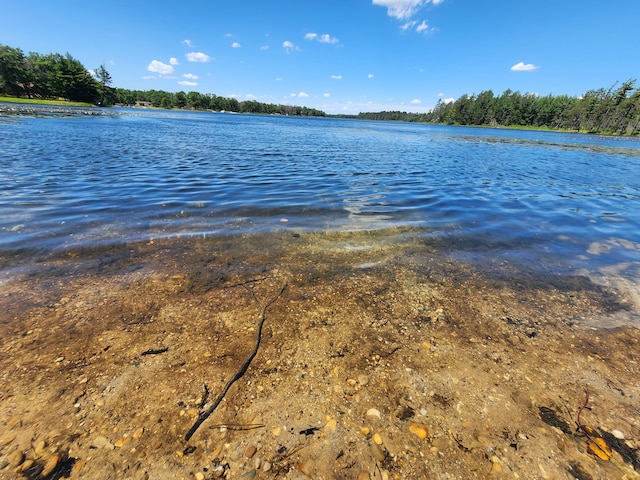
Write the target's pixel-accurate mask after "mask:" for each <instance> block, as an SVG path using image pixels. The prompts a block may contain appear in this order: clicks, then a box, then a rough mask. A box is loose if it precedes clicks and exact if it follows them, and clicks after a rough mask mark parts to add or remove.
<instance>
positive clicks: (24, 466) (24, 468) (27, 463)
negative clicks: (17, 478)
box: [20, 458, 36, 472]
mask: <svg viewBox="0 0 640 480" xmlns="http://www.w3.org/2000/svg"><path fill="white" fill-rule="evenodd" d="M34 463H36V462H35V460H31V459H30V458H29V459H27V460H25V461H24V462H23V463H22V465H20V471H21V472H26V471H27V470H29V469H30V468H31V467H32V466H33V464H34Z"/></svg>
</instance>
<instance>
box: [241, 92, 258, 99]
mask: <svg viewBox="0 0 640 480" xmlns="http://www.w3.org/2000/svg"><path fill="white" fill-rule="evenodd" d="M244 98H246V99H247V100H255V99H256V98H258V97H256V96H255V95H253V94H252V93H247V94H246V95H245V96H244Z"/></svg>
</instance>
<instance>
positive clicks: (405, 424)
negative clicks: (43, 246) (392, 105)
mask: <svg viewBox="0 0 640 480" xmlns="http://www.w3.org/2000/svg"><path fill="white" fill-rule="evenodd" d="M0 266H1V267H2V270H1V273H2V277H1V278H0V287H1V288H0V311H1V312H2V313H1V314H0V318H1V320H0V329H1V330H0V331H1V333H2V335H0V478H7V479H8V478H29V479H44V478H46V479H54V478H55V479H57V478H72V479H73V478H78V479H79V478H82V479H90V480H91V479H100V480H102V479H105V478H127V479H159V478H175V479H198V480H205V479H213V478H241V479H253V478H256V479H261V478H264V479H269V478H288V479H308V478H312V479H334V478H335V479H338V478H340V479H342V478H353V479H359V480H360V479H362V480H364V479H400V478H402V479H412V478H416V479H417V478H439V479H471V478H520V479H574V478H578V479H582V480H586V479H605V478H607V479H616V478H620V479H622V478H629V479H631V478H638V470H639V469H640V457H639V448H640V383H639V382H638V378H640V366H639V364H638V361H639V358H640V354H639V352H640V332H639V331H638V329H637V328H634V327H633V326H618V327H615V328H608V329H604V328H594V325H597V324H598V320H599V319H606V318H607V317H608V316H611V315H615V314H616V312H626V313H629V312H631V313H633V308H634V306H633V304H632V302H630V300H629V299H628V298H626V297H625V294H624V292H620V291H615V290H613V289H607V288H604V287H602V286H599V285H595V284H594V283H592V282H591V281H590V280H589V279H588V278H586V277H582V276H571V275H567V276H563V275H559V274H554V273H549V271H547V270H546V269H545V266H543V265H537V266H522V265H513V264H506V263H504V262H485V263H484V264H482V265H479V264H470V263H465V262H462V261H460V260H456V259H455V258H454V257H453V256H451V255H449V254H448V253H447V250H446V249H445V248H443V247H442V245H438V244H436V243H435V242H434V241H429V240H427V239H425V238H423V237H420V236H414V235H412V234H411V232H377V233H369V232H362V233H351V234H338V233H335V234H326V235H321V234H306V233H300V234H299V233H291V232H281V233H279V234H271V235H263V236H244V237H226V238H207V239H204V238H185V239H171V240H156V241H151V242H145V243H140V244H133V245H121V246H111V247H103V248H96V249H94V250H87V249H84V250H77V251H70V252H63V253H59V254H56V255H50V256H47V257H43V258H41V259H39V260H36V261H34V259H33V258H30V259H26V258H25V259H20V258H19V256H18V257H8V256H7V257H5V258H2V260H1V261H0ZM635 313H636V314H637V312H635ZM261 320H263V321H264V325H263V329H262V330H261V331H260V329H259V326H260V323H261ZM256 343H258V344H259V345H258V347H259V348H258V350H257V354H256V355H255V358H252V360H251V361H250V362H249V364H248V366H247V368H246V372H241V373H242V374H241V375H240V377H239V378H238V379H237V381H235V382H234V383H233V384H232V385H231V386H230V387H229V388H228V392H227V393H226V395H224V397H223V398H222V399H221V401H220V403H219V405H218V406H217V407H216V408H215V409H214V410H213V411H211V412H210V415H209V416H207V418H206V419H204V420H203V421H202V423H201V425H200V426H199V427H198V428H197V429H196V430H195V431H194V432H193V435H192V436H191V437H190V438H189V440H186V439H185V436H186V435H187V433H188V432H189V430H190V429H191V428H192V426H193V425H194V424H195V423H196V421H197V420H198V419H199V418H200V416H201V415H202V414H203V412H205V411H207V410H208V409H210V407H211V405H212V404H213V402H214V401H215V400H216V398H217V397H218V396H219V395H220V393H221V392H222V391H223V389H224V387H225V385H226V384H227V383H228V382H229V380H230V379H231V378H232V377H233V376H234V374H237V373H238V372H239V370H240V369H241V367H242V365H243V363H245V362H246V361H247V359H248V358H249V357H250V354H251V352H252V349H253V348H254V346H255V345H256ZM589 429H591V430H589ZM589 432H591V433H589ZM600 441H601V442H602V443H600ZM603 444H604V445H603ZM594 445H595V446H594ZM598 445H600V448H601V449H603V450H605V452H604V453H603V452H602V451H600V452H598V451H597V447H598ZM607 448H609V449H610V453H607V452H606V449H607ZM603 457H604V458H603Z"/></svg>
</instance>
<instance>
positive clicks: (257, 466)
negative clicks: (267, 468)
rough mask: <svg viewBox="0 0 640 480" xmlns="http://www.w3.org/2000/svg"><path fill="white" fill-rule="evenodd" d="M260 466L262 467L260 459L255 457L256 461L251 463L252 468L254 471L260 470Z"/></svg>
mask: <svg viewBox="0 0 640 480" xmlns="http://www.w3.org/2000/svg"><path fill="white" fill-rule="evenodd" d="M261 466H262V459H261V458H260V457H256V459H255V460H254V461H253V468H255V469H256V470H260V467H261Z"/></svg>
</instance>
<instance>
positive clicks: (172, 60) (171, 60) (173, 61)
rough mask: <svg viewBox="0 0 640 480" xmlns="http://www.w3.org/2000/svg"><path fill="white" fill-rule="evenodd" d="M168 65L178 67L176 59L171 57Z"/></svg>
mask: <svg viewBox="0 0 640 480" xmlns="http://www.w3.org/2000/svg"><path fill="white" fill-rule="evenodd" d="M169 63H170V64H171V65H178V63H179V62H178V59H177V58H176V57H171V58H170V59H169Z"/></svg>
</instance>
